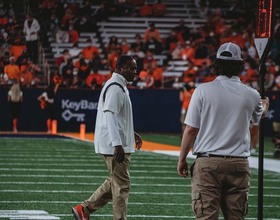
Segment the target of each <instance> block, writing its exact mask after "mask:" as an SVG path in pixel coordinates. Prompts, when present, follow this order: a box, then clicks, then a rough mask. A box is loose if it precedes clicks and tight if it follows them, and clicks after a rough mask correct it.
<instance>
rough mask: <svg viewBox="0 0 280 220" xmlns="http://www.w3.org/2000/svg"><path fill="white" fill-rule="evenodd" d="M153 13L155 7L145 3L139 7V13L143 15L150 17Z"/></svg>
mask: <svg viewBox="0 0 280 220" xmlns="http://www.w3.org/2000/svg"><path fill="white" fill-rule="evenodd" d="M152 14H153V7H152V6H151V5H148V4H147V3H145V4H144V5H143V6H141V7H140V8H139V15H140V16H141V17H149V16H151V15H152Z"/></svg>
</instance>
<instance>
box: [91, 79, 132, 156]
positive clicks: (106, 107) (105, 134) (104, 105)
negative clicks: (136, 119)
mask: <svg viewBox="0 0 280 220" xmlns="http://www.w3.org/2000/svg"><path fill="white" fill-rule="evenodd" d="M112 82H117V83H119V84H121V85H122V87H123V88H124V90H125V92H124V91H123V90H122V89H121V88H120V87H119V86H118V85H111V86H110V87H109V88H108V90H107V92H106V98H105V102H103V94H104V91H105V89H106V87H107V86H108V85H109V84H111V83H112ZM126 84H127V83H126V80H125V78H124V77H123V76H121V75H120V74H117V73H113V75H112V77H111V78H110V79H109V80H108V81H107V82H106V83H105V85H104V87H103V89H102V91H101V94H100V97H99V101H98V108H97V116H96V125H95V134H94V146H95V152H96V153H100V154H108V155H114V150H115V149H114V146H117V145H122V146H123V148H124V151H125V153H132V152H134V151H135V149H134V143H135V140H134V128H133V115H132V105H131V101H130V97H129V92H128V89H127V87H126ZM106 111H109V112H111V113H113V114H114V118H115V119H116V120H117V122H116V129H117V131H115V132H114V134H115V135H113V136H112V135H110V132H109V129H108V125H110V123H108V121H107V117H106V113H105V112H106ZM107 114H108V113H107Z"/></svg>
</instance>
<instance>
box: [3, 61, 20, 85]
mask: <svg viewBox="0 0 280 220" xmlns="http://www.w3.org/2000/svg"><path fill="white" fill-rule="evenodd" d="M4 73H5V74H7V76H8V79H9V80H12V79H16V80H18V81H19V80H20V70H19V66H18V65H16V64H15V58H14V57H10V64H8V65H6V66H5V67H4Z"/></svg>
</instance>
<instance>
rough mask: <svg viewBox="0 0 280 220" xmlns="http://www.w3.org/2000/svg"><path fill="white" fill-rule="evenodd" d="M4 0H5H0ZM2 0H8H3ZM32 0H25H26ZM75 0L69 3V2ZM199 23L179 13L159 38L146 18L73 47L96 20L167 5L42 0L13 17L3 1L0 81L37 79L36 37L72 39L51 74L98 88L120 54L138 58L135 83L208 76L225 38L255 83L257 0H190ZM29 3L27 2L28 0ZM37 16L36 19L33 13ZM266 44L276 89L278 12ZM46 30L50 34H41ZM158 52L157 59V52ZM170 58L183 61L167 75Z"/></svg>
mask: <svg viewBox="0 0 280 220" xmlns="http://www.w3.org/2000/svg"><path fill="white" fill-rule="evenodd" d="M5 2H6V1H5ZM7 2H8V1H7ZM31 2H32V1H31ZM73 2H74V3H73ZM193 3H194V5H195V7H197V9H198V11H199V14H198V15H197V16H200V17H201V18H206V22H205V24H203V25H201V26H200V27H198V28H197V29H192V28H190V27H188V26H187V25H186V24H185V22H184V19H179V18H178V24H177V25H174V27H173V28H171V29H170V33H169V35H168V36H167V37H162V34H161V33H160V30H159V29H158V28H157V23H156V22H154V23H150V24H149V25H148V26H147V30H146V31H145V32H144V33H142V34H135V37H134V41H133V42H131V43H128V40H127V39H126V38H121V39H119V38H118V36H116V35H112V36H109V38H110V40H109V42H108V43H107V44H104V45H101V46H100V47H97V46H96V45H95V44H94V42H93V39H92V38H90V37H89V38H88V39H86V42H83V45H84V46H83V47H82V48H81V47H79V44H80V42H81V41H80V38H81V37H80V33H82V32H95V33H96V34H97V37H100V36H98V34H99V33H98V26H97V22H99V21H105V20H106V19H107V18H108V17H109V16H139V17H164V16H165V13H166V10H167V6H166V5H165V4H164V3H163V2H162V1H160V0H158V1H155V2H154V4H148V2H147V1H145V0H134V1H133V0H130V1H129V0H117V1H112V2H110V1H106V2H100V4H99V5H96V6H95V7H91V5H92V1H90V0H84V1H83V2H82V3H81V4H80V3H75V1H71V2H70V1H66V0H64V1H63V0H62V1H61V0H60V1H58V0H41V1H40V4H39V7H38V9H37V10H36V8H32V7H31V8H30V9H31V10H33V11H35V10H36V12H37V14H36V16H35V15H34V16H33V15H32V13H27V14H26V17H25V20H24V21H23V22H22V23H20V24H19V23H18V21H17V16H16V15H15V13H14V10H13V5H12V4H11V3H9V2H8V3H5V4H2V5H1V8H0V29H1V32H0V39H1V51H0V84H2V85H6V84H11V81H12V80H18V81H20V83H21V86H25V87H36V86H38V85H41V84H42V82H41V80H42V78H40V77H39V76H41V75H42V69H41V66H40V65H39V64H38V41H40V42H41V43H42V44H43V45H47V44H48V40H49V39H50V38H52V39H53V40H54V42H56V43H71V44H73V46H72V47H71V48H69V49H67V48H65V49H64V50H63V51H62V52H61V54H60V55H59V56H58V57H55V68H54V69H52V70H51V77H50V81H51V82H52V83H55V84H57V83H59V84H60V85H61V86H64V87H66V88H91V89H95V88H101V87H102V85H103V84H104V83H105V82H106V80H107V79H108V78H110V76H111V73H112V72H113V70H114V68H115V64H116V61H117V59H118V57H119V56H120V55H121V54H128V55H132V56H134V57H135V58H136V59H137V61H138V66H139V77H138V78H137V79H136V80H135V82H133V84H132V86H135V87H141V88H167V87H172V86H174V85H183V86H184V85H186V84H188V85H191V87H193V85H197V84H199V83H202V82H208V81H211V80H213V79H215V77H216V76H215V73H213V69H212V64H213V61H214V59H215V54H216V50H217V48H218V46H219V45H220V44H222V43H224V42H227V41H231V42H234V43H237V44H238V45H240V47H241V48H242V57H243V59H244V67H243V69H242V71H241V77H240V78H241V80H242V81H243V82H244V83H246V84H248V85H250V86H252V87H254V88H256V89H258V86H259V85H258V72H259V71H258V68H259V63H258V62H259V58H258V54H257V51H256V49H255V46H254V32H255V16H254V14H255V11H256V1H245V0H238V1H236V3H235V4H233V5H232V6H231V7H230V8H227V10H223V9H222V7H223V1H219V2H217V1H210V0H209V1H207V0H204V1H203V0H194V2H193ZM33 7H34V6H33ZM35 17H36V18H35ZM273 29H274V34H273V43H272V47H271V51H270V53H269V57H268V59H267V61H266V63H265V64H266V67H267V74H266V76H265V77H266V79H265V88H266V89H267V90H278V89H279V88H280V70H279V66H280V16H279V14H276V20H275V25H274V27H273ZM47 33H51V35H48V34H47ZM158 55H164V57H165V59H164V61H163V63H159V61H158V59H157V56H158ZM170 61H184V62H185V64H186V65H185V66H186V68H185V69H184V70H182V74H181V76H172V75H171V76H169V77H166V76H165V75H164V73H165V72H166V71H169V70H170V65H169V63H170Z"/></svg>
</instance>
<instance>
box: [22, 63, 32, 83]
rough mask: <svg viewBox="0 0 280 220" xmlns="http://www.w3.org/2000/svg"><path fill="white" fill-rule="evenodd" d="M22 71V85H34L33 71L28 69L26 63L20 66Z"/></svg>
mask: <svg viewBox="0 0 280 220" xmlns="http://www.w3.org/2000/svg"><path fill="white" fill-rule="evenodd" d="M20 71H21V77H20V83H21V85H22V86H25V87H30V86H32V83H33V79H34V77H33V75H32V73H31V71H29V70H28V68H27V66H26V65H22V66H21V67H20Z"/></svg>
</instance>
